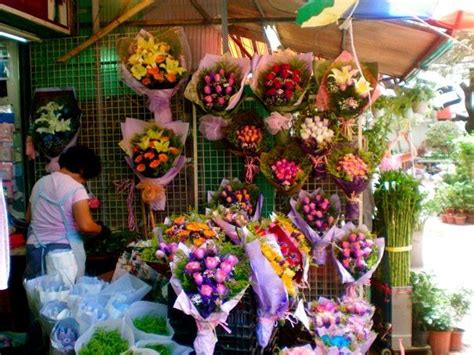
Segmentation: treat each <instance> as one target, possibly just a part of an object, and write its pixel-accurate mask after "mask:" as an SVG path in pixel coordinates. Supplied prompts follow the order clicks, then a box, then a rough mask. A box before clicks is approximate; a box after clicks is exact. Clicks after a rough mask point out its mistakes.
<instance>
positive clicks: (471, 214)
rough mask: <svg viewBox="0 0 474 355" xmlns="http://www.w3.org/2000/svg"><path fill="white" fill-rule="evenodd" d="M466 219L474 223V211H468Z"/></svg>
mask: <svg viewBox="0 0 474 355" xmlns="http://www.w3.org/2000/svg"><path fill="white" fill-rule="evenodd" d="M467 221H468V222H469V223H474V212H469V214H468V215H467Z"/></svg>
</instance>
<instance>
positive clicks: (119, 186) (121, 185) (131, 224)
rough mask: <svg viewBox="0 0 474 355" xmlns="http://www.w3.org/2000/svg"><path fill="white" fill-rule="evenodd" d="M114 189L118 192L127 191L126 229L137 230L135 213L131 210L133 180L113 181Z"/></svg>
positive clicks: (133, 189) (133, 191)
mask: <svg viewBox="0 0 474 355" xmlns="http://www.w3.org/2000/svg"><path fill="white" fill-rule="evenodd" d="M114 185H115V191H116V192H117V193H118V194H122V193H125V192H126V193H127V211H128V229H130V230H132V231H134V230H137V225H136V223H135V213H134V212H133V201H134V200H135V180H134V179H125V180H120V181H114Z"/></svg>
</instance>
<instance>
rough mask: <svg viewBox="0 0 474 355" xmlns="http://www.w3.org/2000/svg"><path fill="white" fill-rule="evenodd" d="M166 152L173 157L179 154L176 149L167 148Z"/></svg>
mask: <svg viewBox="0 0 474 355" xmlns="http://www.w3.org/2000/svg"><path fill="white" fill-rule="evenodd" d="M168 150H169V152H170V154H173V155H178V154H179V149H178V148H175V147H169V148H168Z"/></svg>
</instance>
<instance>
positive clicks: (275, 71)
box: [272, 64, 280, 73]
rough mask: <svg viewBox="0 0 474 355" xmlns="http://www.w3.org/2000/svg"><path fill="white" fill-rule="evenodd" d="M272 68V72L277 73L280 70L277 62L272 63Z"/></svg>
mask: <svg viewBox="0 0 474 355" xmlns="http://www.w3.org/2000/svg"><path fill="white" fill-rule="evenodd" d="M272 70H273V72H274V73H278V72H279V71H280V66H279V65H278V64H274V65H273V67H272Z"/></svg>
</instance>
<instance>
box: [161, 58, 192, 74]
mask: <svg viewBox="0 0 474 355" xmlns="http://www.w3.org/2000/svg"><path fill="white" fill-rule="evenodd" d="M160 68H164V69H165V70H166V72H167V73H171V74H178V75H181V74H183V73H184V72H186V68H183V67H180V66H179V61H178V60H175V59H171V58H166V64H164V63H163V64H160Z"/></svg>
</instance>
